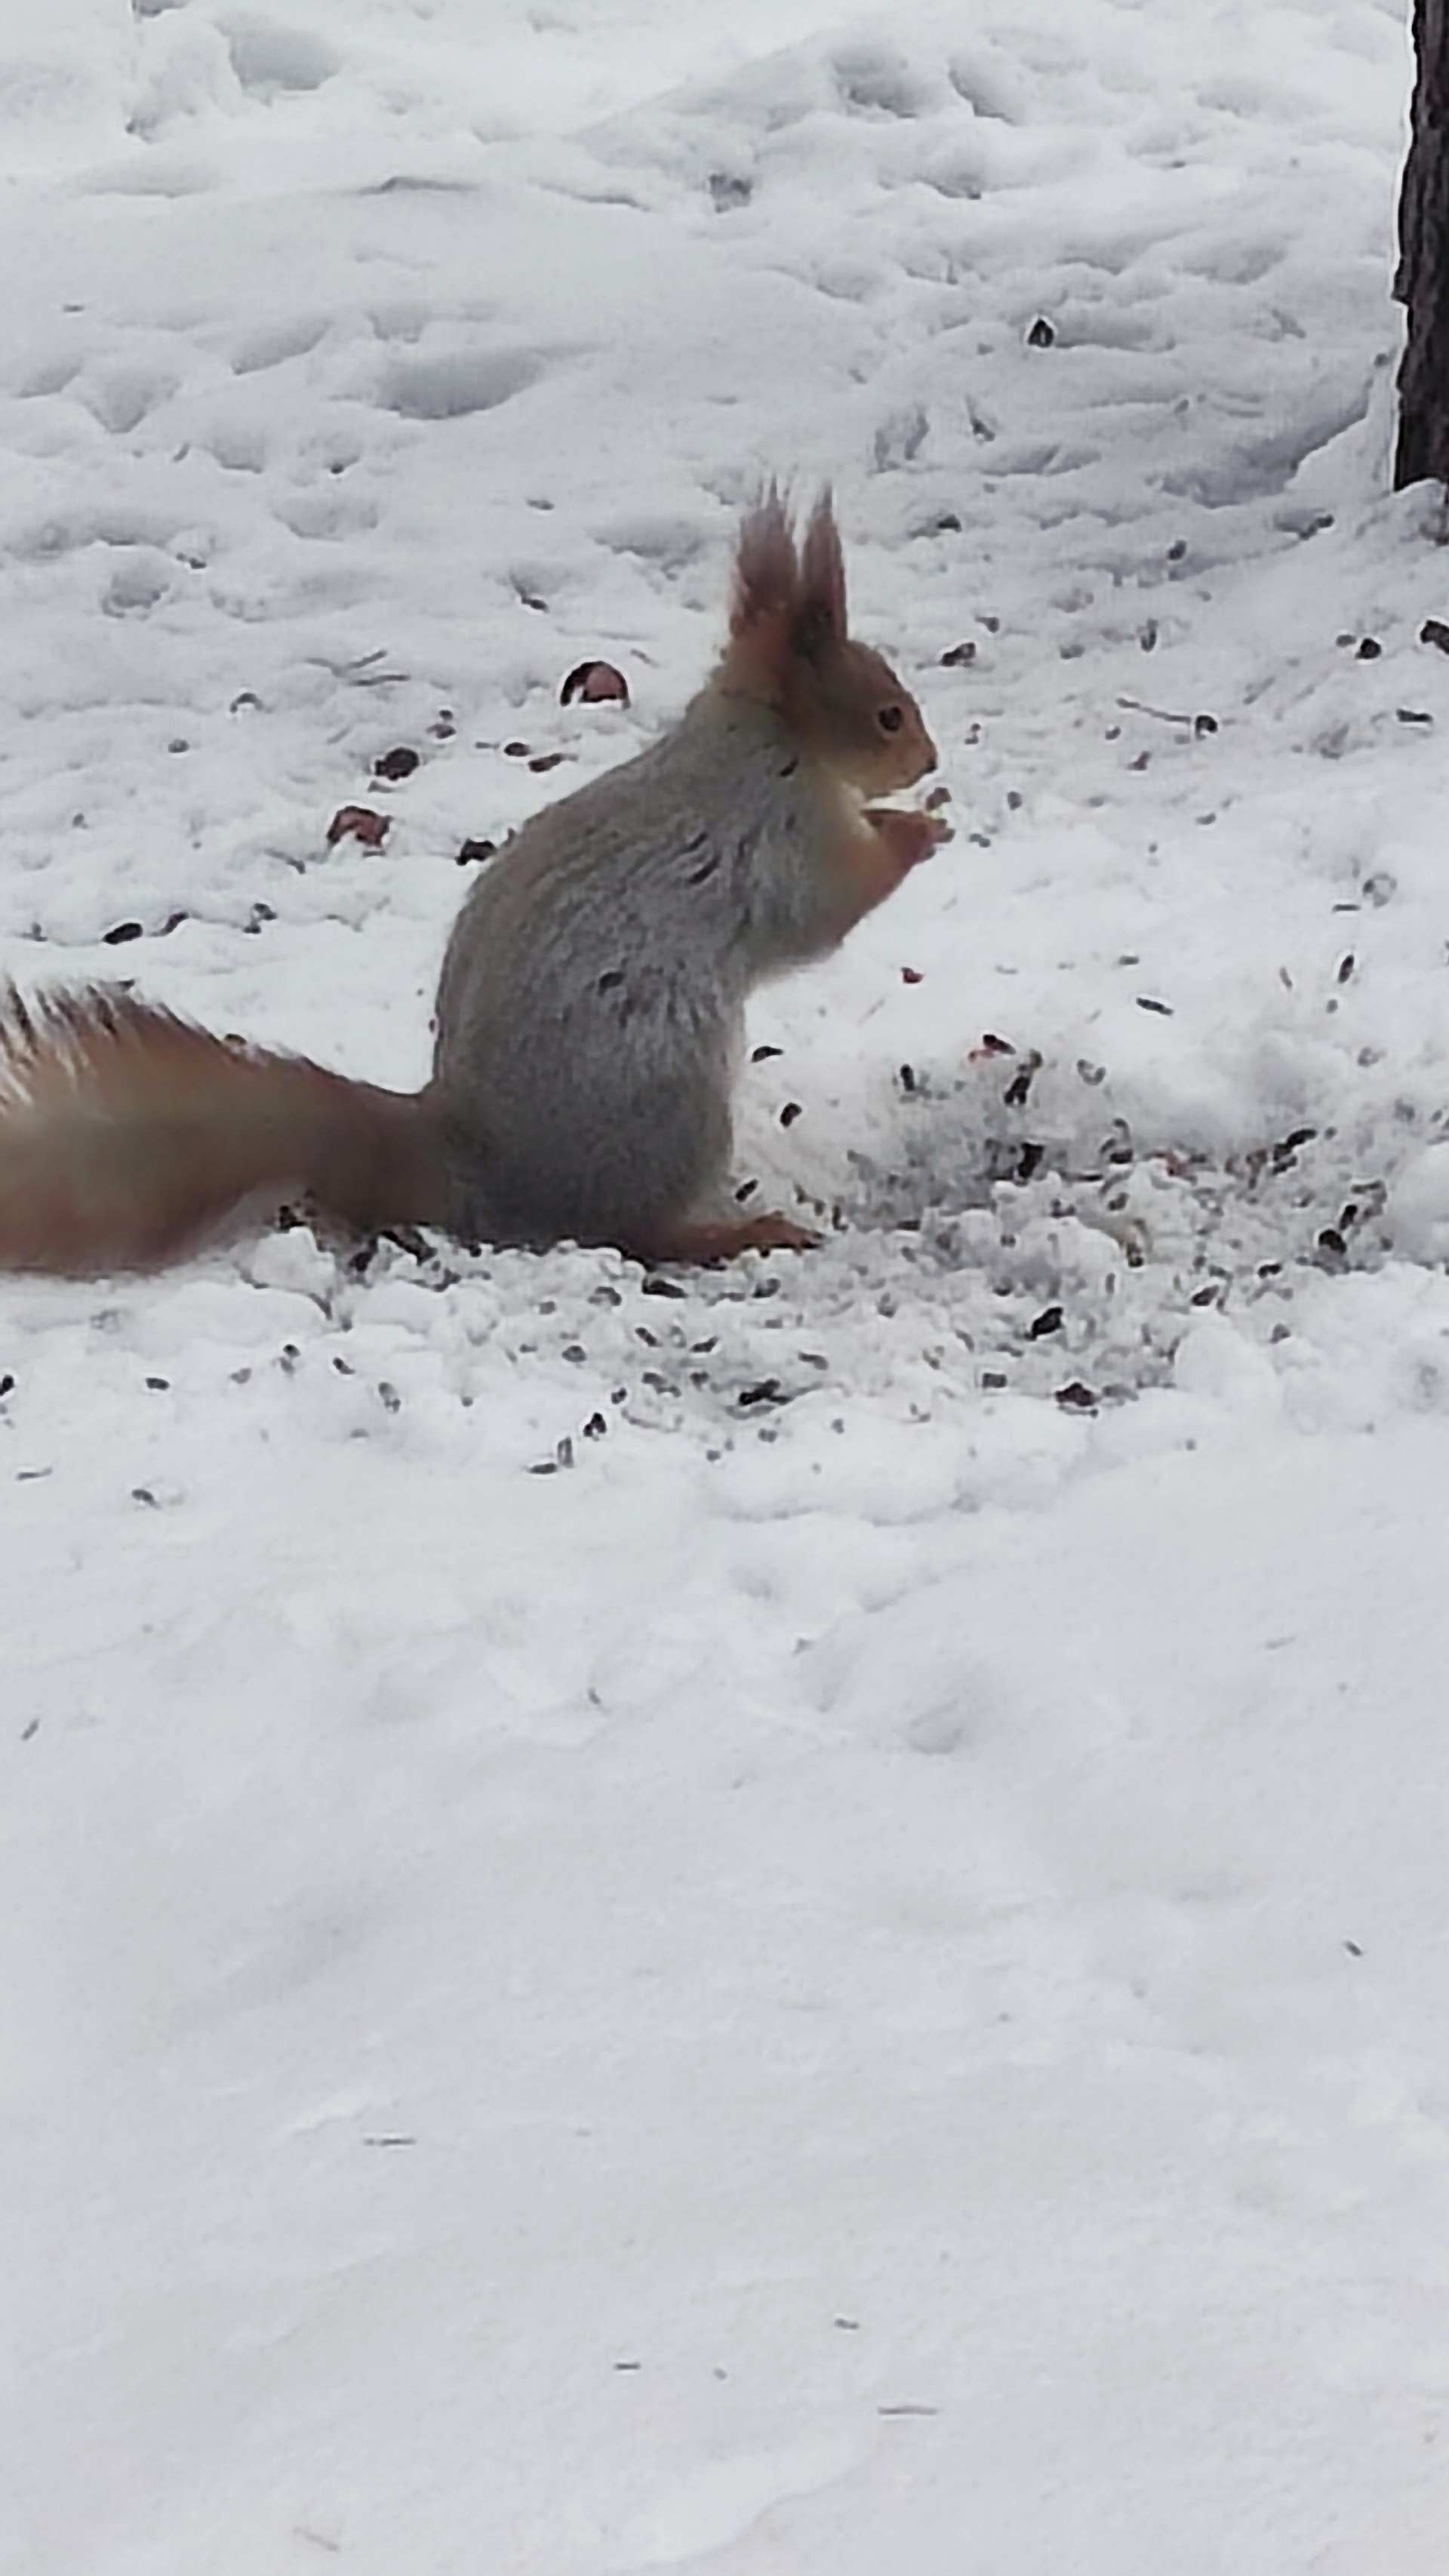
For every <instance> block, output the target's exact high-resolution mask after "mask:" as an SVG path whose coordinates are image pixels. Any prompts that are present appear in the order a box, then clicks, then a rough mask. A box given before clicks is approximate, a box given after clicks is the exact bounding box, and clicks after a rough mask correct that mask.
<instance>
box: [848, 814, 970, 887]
mask: <svg viewBox="0 0 1449 2576" xmlns="http://www.w3.org/2000/svg"><path fill="white" fill-rule="evenodd" d="M865 819H866V821H867V823H869V824H870V825H871V826H872V827H873V829H874V830H875V832H876V833H877V835H878V837H879V838H880V840H881V841H882V842H883V843H884V845H885V847H886V848H887V849H888V850H889V852H890V854H891V857H892V858H893V859H894V861H895V863H896V866H897V867H898V868H899V869H900V872H901V874H902V876H904V875H905V873H906V870H907V869H908V868H914V867H919V865H920V863H921V861H922V859H928V858H929V857H930V855H931V852H932V851H933V850H938V849H939V848H940V847H941V844H942V842H943V841H949V840H950V838H951V826H950V824H949V823H947V822H944V821H943V820H942V818H941V816H940V815H939V814H926V813H922V812H921V811H920V810H919V809H917V808H910V807H906V806H901V805H868V806H867V807H866V809H865Z"/></svg>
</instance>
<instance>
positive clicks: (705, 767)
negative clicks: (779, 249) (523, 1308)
mask: <svg viewBox="0 0 1449 2576" xmlns="http://www.w3.org/2000/svg"><path fill="white" fill-rule="evenodd" d="M935 766H936V751H935V746H934V744H933V743H932V741H931V738H930V735H929V734H928V733H927V731H926V727H925V724H924V722H923V720H922V717H921V713H920V710H919V708H918V707H917V705H916V702H915V700H914V698H913V697H912V696H911V695H910V692H909V691H908V690H907V689H906V688H904V687H903V685H902V683H901V682H900V680H899V679H898V678H897V677H896V675H895V673H894V672H893V671H892V670H891V668H890V666H889V664H888V663H886V662H885V661H883V660H882V658H881V656H880V655H879V654H878V653H875V652H872V651H871V650H870V649H869V648H868V647H867V646H866V645H863V644H859V643H856V642H854V641H853V640H852V638H851V636H850V634H849V631H848V628H847V622H846V602H845V568H844V562H843V559H842V555H841V547H840V538H839V534H838V531H837V528H836V524H835V515H834V509H833V505H832V501H831V497H830V493H829V491H828V490H826V491H825V492H824V493H822V495H821V497H820V499H819V500H818V501H817V503H816V505H815V507H814V510H813V511H812V513H811V515H810V517H809V520H808V522H807V524H806V526H805V528H804V531H803V535H801V537H800V538H799V539H798V541H797V537H796V533H795V531H794V529H793V527H792V524H791V519H790V516H789V513H788V512H787V510H786V507H785V505H784V503H783V501H782V500H781V498H780V495H779V492H778V491H777V490H776V489H775V488H774V487H773V486H772V487H771V488H770V490H769V492H768V493H767V494H766V495H765V497H764V498H763V499H762V500H761V501H760V502H759V503H758V504H757V506H756V507H755V508H754V509H753V510H752V511H751V512H750V513H749V515H748V516H747V517H746V518H745V520H744V522H743V525H742V527H741V530H740V534H739V539H738V545H737V550H736V556H735V569H734V590H733V599H732V603H731V610H730V620H729V635H728V640H727V642H726V645H725V649H724V652H723V654H722V655H721V658H720V660H719V662H718V664H717V665H716V667H715V669H714V671H713V673H712V675H711V677H710V678H709V680H708V681H707V682H706V684H705V686H704V687H703V688H702V689H701V690H700V691H699V693H698V695H697V696H695V697H694V698H693V699H691V701H690V702H689V704H688V705H687V706H686V708H685V710H684V713H683V715H682V716H681V717H680V718H679V720H678V722H677V723H676V724H675V725H673V726H672V727H671V729H670V730H669V731H667V732H666V733H664V734H663V735H662V736H661V737H660V739H659V740H658V741H657V742H655V743H654V744H652V745H651V746H650V747H649V748H648V749H647V750H644V751H642V752H640V753H638V754H637V756H636V757H635V758H633V759H631V760H627V761H625V762H623V763H622V764H621V765H620V766H619V767H618V768H616V769H613V770H610V771H607V772H606V773H605V774H604V775H603V776H602V777H600V778H597V779H594V780H592V781H591V782H590V783H589V784H588V785H587V786H584V787H581V788H579V789H577V790H576V791H575V792H574V793H573V794H572V795H569V796H566V797H564V798H563V799H562V800H561V801H560V802H559V803H557V804H555V805H551V806H548V807H546V808H545V809H544V810H543V811H542V812H541V813H539V814H537V815H535V816H534V817H533V818H532V819H531V820H530V821H528V822H526V823H525V824H524V825H523V826H522V827H521V829H520V830H519V831H518V832H517V833H516V834H515V835H514V836H513V838H512V839H511V840H509V841H508V842H506V843H505V845H504V847H503V848H502V850H501V851H500V852H499V853H498V855H497V856H496V857H495V858H493V859H492V860H491V861H490V862H489V863H488V865H487V867H486V869H485V871H484V873H483V874H482V876H481V877H480V878H479V880H478V882H477V884H476V885H475V886H474V887H473V889H472V891H471V892H470V894H469V895H468V897H467V900H466V901H465V902H464V904H463V906H462V909H461V911H460V912H459V914H458V917H457V920H456V922H455V924H454V926H453V931H452V935H451V937H450V939H449V941H448V945H447V950H446V954H445V956H444V959H443V967H442V977H441V981H440V984H439V988H438V999H437V1012H436V1022H435V1026H436V1049H435V1054H434V1061H433V1072H432V1078H431V1080H430V1081H429V1082H428V1083H427V1084H425V1086H424V1088H423V1089H422V1090H421V1091H419V1092H416V1093H403V1092H395V1091H387V1090H383V1089H380V1088H378V1087H376V1086H374V1085H372V1084H370V1083H362V1082H354V1081H350V1080H348V1079H346V1078H345V1077H344V1076H342V1075H340V1074H336V1073H331V1072H328V1071H326V1070H325V1069H324V1068H323V1067H322V1066H320V1065H317V1064H313V1063H311V1062H310V1061H309V1060H308V1059H307V1058H305V1057H294V1056H287V1055H282V1054H274V1053H270V1052H265V1051H263V1050H261V1049H258V1048H254V1047H251V1046H249V1045H243V1044H241V1043H239V1042H237V1041H233V1040H223V1039H221V1038H218V1037H214V1036H212V1035H211V1034H210V1033H209V1032H208V1031H206V1030H205V1029H202V1028H199V1027H197V1026H196V1025H194V1024H193V1023H191V1022H189V1021H186V1020H184V1019H181V1018H179V1017H177V1016H176V1015H174V1014H173V1013H172V1012H170V1011H167V1010H164V1009H162V1008H159V1007H157V1006H156V1005H154V1004H152V1003H149V1002H145V1001H141V1000H138V999H136V998H134V997H133V996H132V995H131V994H130V993H129V992H127V991H125V990H122V989H120V988H116V987H107V986H93V987H87V988H82V989H79V990H72V991H65V990H62V991H60V992H58V993H50V994H46V995H43V996H42V997H41V998H40V999H39V1000H36V1001H29V1002H27V1001H26V1000H24V999H23V998H22V997H21V995H20V994H19V993H18V992H17V991H16V990H15V988H14V987H13V986H12V987H10V988H9V990H8V992H5V993H3V995H0V1269H8V1270H29V1271H45V1272H51V1273H60V1274H70V1275H72V1276H80V1277H93V1276H96V1275H98V1274H100V1273H102V1272H106V1271H113V1270H145V1269H151V1268H155V1267H157V1266H159V1265H161V1264H163V1263H166V1262H170V1261H175V1260H178V1259H180V1258H182V1257H183V1256H184V1255H185V1254H186V1253H188V1252H189V1251H191V1250H192V1249H193V1248H195V1247H196V1246H198V1245H200V1244H201V1243H203V1242H205V1241H206V1240H207V1239H208V1238H209V1237H211V1236H214V1235H215V1234H217V1233H218V1231H220V1230H221V1229H222V1228H223V1227H224V1226H226V1225H228V1224H229V1223H230V1224H235V1223H236V1221H237V1220H238V1219H239V1218H240V1217H243V1216H244V1215H246V1214H247V1213H251V1214H253V1215H256V1214H260V1213H262V1212H264V1211H265V1212H271V1213H275V1211H276V1209H277V1207H278V1206H280V1205H281V1204H282V1203H283V1202H284V1201H286V1200H288V1199H290V1198H293V1197H295V1196H296V1195H297V1194H298V1193H303V1194H305V1195H306V1197H307V1198H308V1199H309V1201H310V1202H311V1203H312V1204H313V1205H314V1206H315V1207H316V1209H317V1210H318V1211H319V1213H320V1214H321V1215H322V1216H324V1217H327V1218H330V1219H332V1220H334V1221H338V1222H340V1223H342V1224H343V1225H345V1226H347V1227H349V1228H353V1229H355V1230H357V1231H358V1232H359V1233H362V1234H367V1233H373V1232H377V1231H379V1230H386V1229H388V1228H390V1227H405V1226H419V1225H421V1226H435V1227H438V1228H440V1229H442V1230H443V1231H445V1232H447V1233H450V1234H452V1235H454V1236H455V1237H457V1238H458V1239H460V1240H462V1241H464V1242H470V1243H479V1242H484V1241H491V1242H499V1243H514V1244H524V1245H533V1246H541V1245H544V1244H548V1243H553V1242H556V1241H559V1240H561V1239H563V1238H565V1237H572V1238H573V1239H575V1240H576V1241H578V1242H581V1243H608V1244H614V1245H617V1246H618V1247H619V1248H620V1249H622V1250H623V1251H624V1252H626V1253H629V1254H632V1255H634V1256H636V1257H637V1258H639V1259H641V1260H643V1261H646V1262H662V1261H680V1262H690V1261H700V1262H706V1261H716V1260H721V1259H727V1258H729V1257H730V1256H732V1255H733V1254H735V1253H738V1252H742V1251H745V1250H748V1249H754V1250H760V1251H771V1250H779V1249H792V1250H803V1249H805V1248H807V1247H808V1246H809V1245H811V1244H813V1243H814V1242H816V1241H817V1240H818V1237H816V1236H815V1235H813V1234H811V1233H809V1232H808V1231H807V1230H806V1229H804V1228H803V1227H801V1226H798V1225H796V1224H795V1223H793V1222H792V1220H791V1219H789V1218H788V1217H784V1216H781V1215H777V1214H774V1213H765V1214H759V1215H754V1216H746V1217H743V1218H738V1217H737V1218H733V1219H722V1218H719V1217H717V1216H714V1215H711V1214H710V1213H709V1206H710V1201H711V1197H712V1195H714V1194H717V1193H718V1192H719V1191H720V1188H721V1185H722V1184H723V1182H724V1181H725V1179H726V1177H727V1173H728V1167H729V1157H730V1147H731V1115H730V1111H731V1094H732V1091H733V1086H734V1077H735V1071H736V1067H737V1064H738V1061H739V1057H740V1054H741V1051H742V1042H743V1026H744V1004H745V999H746V996H747V995H748V994H749V992H750V991H751V989H752V988H753V987H754V986H755V985H757V984H758V983H760V982H761V981H763V980H764V979H765V978H766V977H769V976H772V975H777V974H779V973H781V972H783V971H785V970H787V969H789V968H790V967H793V966H798V965H803V964H804V963H805V962H806V961H807V960H809V959H812V958H816V957H821V956H824V955H825V954H827V953H828V951H829V950H831V949H832V948H834V947H836V946H837V945H838V944H839V942H840V941H841V940H842V939H843V938H844V937H845V934H846V932H847V931H848V930H850V929H851V927H852V925H853V924H854V923H855V922H857V921H859V920H860V919H861V917H862V915H863V914H865V913H867V912H869V911H870V910H871V909H872V908H873V906H874V905H876V904H878V903H880V902H882V901H883V900H884V899H885V897H886V896H887V895H888V894H890V893H891V892H892V891H893V890H894V889H895V887H897V886H898V885H899V884H900V883H901V881H902V879H903V878H904V877H905V876H906V875H907V873H908V872H909V870H910V869H911V868H913V867H914V866H915V865H916V864H917V862H918V861H920V860H922V859H924V858H926V857H927V856H928V855H929V854H930V852H931V851H932V850H933V849H935V848H936V846H937V845H938V844H939V843H940V842H942V841H945V840H948V839H949V838H950V833H949V830H948V828H947V826H946V825H945V824H944V823H942V822H941V821H940V819H939V818H938V817H937V816H936V815H934V814H931V813H928V812H924V811H921V810H911V809H907V808H904V807H894V808H890V807H885V808H879V807H876V806H874V805H872V804H871V802H870V801H869V800H870V799H871V798H872V797H879V796H890V795H893V794H896V793H898V792H899V791H901V790H903V789H906V788H909V787H912V786H914V785H915V784H916V782H917V781H918V780H919V779H921V778H922V777H924V776H925V775H926V773H927V772H928V771H930V770H932V769H934V768H935Z"/></svg>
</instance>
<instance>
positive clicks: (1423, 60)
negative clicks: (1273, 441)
mask: <svg viewBox="0 0 1449 2576" xmlns="http://www.w3.org/2000/svg"><path fill="white" fill-rule="evenodd" d="M1414 56H1415V63H1416V66H1417V68H1416V72H1415V78H1414V107H1413V122H1412V127H1411V132H1410V141H1409V157H1408V160H1407V161H1406V162H1405V164H1404V184H1403V187H1402V190H1401V191H1400V195H1399V267H1398V274H1397V276H1396V277H1395V279H1394V293H1395V295H1397V297H1398V298H1399V301H1400V303H1401V304H1405V305H1407V307H1408V314H1409V338H1408V346H1407V347H1406V349H1405V351H1404V363H1403V365H1402V366H1401V367H1400V369H1399V443H1398V447H1397V449H1396V451H1395V454H1394V487H1395V490H1399V489H1401V488H1402V486H1403V485H1404V484H1406V483H1422V482H1423V481H1424V479H1425V477H1426V476H1428V475H1433V476H1437V478H1438V480H1439V481H1440V482H1441V483H1445V484H1449V0H1414Z"/></svg>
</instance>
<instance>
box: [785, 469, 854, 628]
mask: <svg viewBox="0 0 1449 2576" xmlns="http://www.w3.org/2000/svg"><path fill="white" fill-rule="evenodd" d="M795 615H796V622H797V625H798V627H799V628H800V630H801V632H802V634H808V636H809V637H810V638H811V639H812V640H813V642H814V645H815V648H816V650H817V651H818V650H819V647H820V645H821V644H822V643H824V642H829V643H831V644H843V643H844V642H845V639H846V635H847V633H848V631H849V629H848V626H847V621H846V613H845V557H844V556H843V554H842V553H841V551H840V530H839V529H838V528H837V526H836V524H835V505H834V502H833V500H832V498H831V492H830V486H829V484H828V483H827V484H826V486H825V489H824V491H823V492H822V493H821V495H820V498H819V500H818V501H817V502H816V504H815V507H814V509H813V510H812V511H811V513H810V523H809V525H808V527H807V528H806V530H805V543H804V545H803V546H802V548H801V550H800V587H799V590H798V592H797V594H796V600H795Z"/></svg>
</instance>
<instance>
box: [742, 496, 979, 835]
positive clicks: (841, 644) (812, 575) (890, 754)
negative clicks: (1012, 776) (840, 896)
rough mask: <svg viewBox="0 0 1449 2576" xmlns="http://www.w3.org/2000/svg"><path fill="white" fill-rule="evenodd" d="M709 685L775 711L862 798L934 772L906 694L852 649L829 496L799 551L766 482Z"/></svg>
mask: <svg viewBox="0 0 1449 2576" xmlns="http://www.w3.org/2000/svg"><path fill="white" fill-rule="evenodd" d="M719 678H720V680H721V682H722V683H723V685H724V686H725V687H726V688H729V689H736V690H738V691H740V692H741V693H742V694H743V695H745V696H749V697H756V698H761V699H763V700H765V701H766V702H767V703H768V704H769V705H771V706H773V707H775V708H777V709H778V711H779V713H780V714H781V716H782V717H783V718H784V721H785V725H786V728H787V730H788V732H789V733H790V734H791V736H792V737H793V738H795V739H796V740H798V741H799V742H800V743H801V744H802V746H803V747H804V749H805V750H806V751H807V752H808V753H809V754H810V755H811V756H812V757H813V758H815V759H817V760H819V761H820V762H822V763H823V765H824V766H825V767H826V768H828V769H832V770H834V771H835V772H836V773H837V774H838V775H839V776H840V777H842V778H845V779H848V780H849V782H850V784H851V785H852V786H853V787H856V788H859V790H860V791H861V793H862V794H863V795H865V796H890V795H894V794H896V793H898V792H899V791H900V790H901V789H902V788H905V787H914V785H915V783H916V781H917V779H918V778H924V776H925V774H926V772H927V770H929V769H934V768H935V766H936V746H935V744H934V743H933V742H932V740H931V737H930V735H929V734H928V733H927V731H926V727H925V723H924V721H923V719H922V716H921V710H920V708H919V707H918V706H917V704H916V702H915V699H914V698H913V697H912V695H911V693H910V690H909V689H907V688H906V687H904V686H903V684H902V683H901V681H900V680H898V679H897V677H896V675H895V673H894V671H893V670H892V669H891V667H890V664H889V663H888V662H887V661H885V660H884V659H883V658H882V656H881V655H880V654H879V653H873V652H872V651H871V650H870V647H869V646H868V645H866V644H853V643H852V642H851V639H850V634H849V630H848V626H847V620H846V609H845V563H844V559H843V557H842V555H841V551H840V531H839V530H838V528H837V527H836V524H835V512H834V509H833V507H832V505H831V498H830V494H829V492H828V491H825V492H822V493H821V495H820V498H819V500H818V501H817V502H816V504H815V507H814V509H813V510H812V511H811V513H810V517H809V520H808V522H807V524H806V528H805V535H804V538H803V540H802V542H801V543H800V544H799V546H798V547H797V545H796V542H795V536H794V532H793V530H792V528H791V525H790V520H789V516H788V514H787V512H786V509H785V505H784V502H783V501H782V500H781V498H780V494H779V492H778V490H777V489H776V488H775V486H774V485H773V484H772V485H771V487H770V490H769V492H768V493H767V494H766V496H765V498H764V500H763V501H762V502H761V503H760V505H759V507H758V509H755V510H752V511H751V513H750V515H749V517H748V518H747V519H746V521H745V523H744V526H743V527H742V528H741V530H740V539H739V547H738V550H737V553H736V556H735V588H734V599H733V602H732V604H731V608H730V640H729V643H728V645H727V646H726V648H725V653H724V658H723V660H722V662H721V664H720V668H719Z"/></svg>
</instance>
